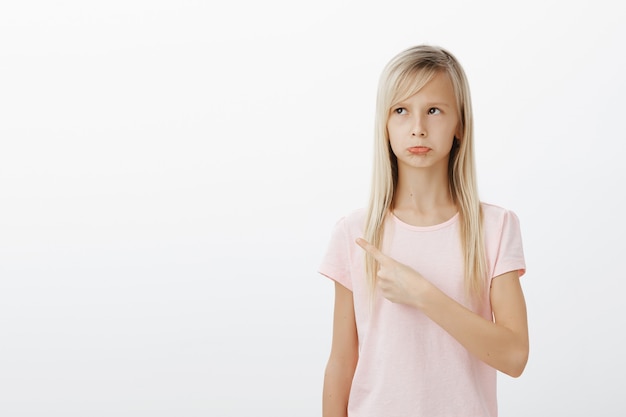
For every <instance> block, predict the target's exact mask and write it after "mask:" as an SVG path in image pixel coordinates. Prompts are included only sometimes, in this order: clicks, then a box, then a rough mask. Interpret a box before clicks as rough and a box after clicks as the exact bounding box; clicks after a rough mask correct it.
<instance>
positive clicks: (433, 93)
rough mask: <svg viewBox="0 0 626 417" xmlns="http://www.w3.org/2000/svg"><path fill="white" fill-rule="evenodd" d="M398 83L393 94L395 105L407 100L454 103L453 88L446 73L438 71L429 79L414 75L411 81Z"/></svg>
mask: <svg viewBox="0 0 626 417" xmlns="http://www.w3.org/2000/svg"><path fill="white" fill-rule="evenodd" d="M406 81H407V82H404V83H400V84H399V85H398V86H397V90H396V91H395V94H394V97H393V98H394V100H392V101H393V102H395V103H398V102H402V101H405V100H409V99H411V98H424V99H427V100H435V99H436V101H441V102H450V104H455V103H456V94H455V91H454V86H453V84H452V81H451V80H450V77H449V76H448V74H447V73H445V72H442V71H439V72H437V73H435V74H433V75H432V76H431V77H428V78H426V77H424V76H422V77H420V76H419V75H416V76H414V77H413V80H408V79H407V80H406Z"/></svg>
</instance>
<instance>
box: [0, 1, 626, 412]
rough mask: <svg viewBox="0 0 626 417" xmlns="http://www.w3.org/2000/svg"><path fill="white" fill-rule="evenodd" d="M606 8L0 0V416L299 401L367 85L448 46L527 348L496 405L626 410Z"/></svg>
mask: <svg viewBox="0 0 626 417" xmlns="http://www.w3.org/2000/svg"><path fill="white" fill-rule="evenodd" d="M625 18H626V14H625V13H624V12H622V11H620V7H618V2H613V1H562V2H556V1H546V0H542V1H524V2H516V3H514V4H513V3H507V2H496V1H493V2H484V1H483V2H480V1H471V2H470V1H456V2H454V1H453V2H441V1H433V2H420V1H417V0H413V1H396V2H382V1H380V2H363V1H337V0H332V1H331V0H324V1H315V2H313V1H310V2H297V1H277V0H268V1H253V0H247V1H244V2H225V1H224V2H220V3H219V4H215V3H213V2H202V1H182V0H179V1H140V0H131V1H128V0H123V1H121V0H116V1H107V2H95V1H91V2H85V1H77V0H75V1H55V2H49V1H20V2H17V1H14V2H9V1H7V2H3V3H2V5H1V6H0V146H1V147H0V415H1V416H3V417H13V416H46V417H48V416H63V417H70V416H81V417H83V416H90V417H91V416H112V415H116V416H150V417H161V416H190V417H195V416H220V417H221V416H224V417H234V416H237V417H239V416H272V417H282V416H285V417H293V416H299V417H308V416H319V415H320V410H321V407H320V397H321V386H322V377H323V368H324V366H325V362H326V359H327V357H328V353H329V348H330V332H331V316H332V297H333V286H332V283H331V282H330V281H329V280H327V279H326V278H323V277H321V276H319V275H318V274H317V273H316V268H317V265H318V263H319V261H320V259H321V256H322V254H323V252H324V250H325V247H326V244H327V242H328V238H329V236H330V231H331V228H332V226H333V225H334V223H335V221H336V220H337V219H338V218H339V217H341V216H342V215H344V214H345V213H346V212H348V211H350V210H352V209H354V208H358V207H361V206H362V205H364V204H365V203H366V200H367V194H368V191H369V181H370V162H371V148H372V131H373V114H374V111H373V110H374V100H375V91H376V84H377V81H378V76H379V74H380V72H381V70H382V68H383V66H384V65H385V63H386V62H387V61H388V60H389V59H390V58H391V57H392V56H393V55H395V54H396V53H397V52H399V51H400V50H402V49H404V48H405V47H408V46H411V45H414V44H418V43H432V44H438V45H441V46H444V47H446V48H448V49H449V50H451V51H452V52H453V53H454V54H455V55H456V56H457V58H458V59H459V60H460V61H461V63H462V64H463V65H464V67H465V69H466V72H467V74H468V77H469V80H470V85H471V88H472V93H473V98H474V108H475V124H476V132H475V133H476V140H477V163H478V167H479V172H478V174H479V185H480V192H481V197H482V199H483V200H485V201H488V202H491V203H494V204H498V205H501V206H505V207H507V208H509V209H512V210H514V211H515V212H516V213H517V214H518V216H519V218H520V220H521V225H522V232H523V237H524V244H525V251H526V261H527V266H528V272H527V274H526V276H525V277H524V278H523V287H524V290H525V293H526V297H527V303H528V309H529V320H530V332H531V356H530V360H529V363H528V366H527V368H526V371H525V373H524V374H523V375H522V376H521V377H520V378H519V379H512V378H510V377H507V376H505V375H500V377H499V387H500V388H499V398H500V415H501V416H506V417H509V416H557V415H558V416H590V415H602V416H623V415H624V414H625V413H626V396H624V394H623V376H624V373H625V372H626V363H625V359H624V352H626V342H625V341H624V330H625V329H626V314H624V309H623V304H624V303H623V299H624V297H623V291H624V284H623V280H624V278H625V274H624V267H623V259H624V249H625V248H626V247H625V246H626V245H625V243H624V234H625V232H626V222H625V220H624V216H623V210H624V205H625V203H626V201H625V198H624V179H625V177H626V175H625V174H626V172H625V169H624V164H625V163H624V153H625V151H626V146H625V144H624V141H625V140H626V135H625V134H624V112H625V110H626V108H625V106H624V97H625V96H626V82H625V77H624V73H625V72H626V58H625V52H624V40H625V39H626V29H625V26H624V20H625Z"/></svg>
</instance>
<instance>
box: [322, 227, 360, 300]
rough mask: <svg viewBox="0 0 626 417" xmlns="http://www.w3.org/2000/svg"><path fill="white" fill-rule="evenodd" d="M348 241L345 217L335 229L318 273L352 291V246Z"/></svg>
mask: <svg viewBox="0 0 626 417" xmlns="http://www.w3.org/2000/svg"><path fill="white" fill-rule="evenodd" d="M348 240H349V239H348V233H347V227H346V219H345V217H344V218H341V219H340V220H339V221H338V222H337V223H336V224H335V227H334V228H333V231H332V234H331V237H330V242H329V244H328V247H327V249H326V254H325V255H324V257H323V258H322V262H321V264H320V266H319V268H318V272H319V273H320V274H322V275H324V276H326V277H328V278H330V279H332V280H334V281H337V282H338V283H340V284H341V285H343V286H344V287H346V288H347V289H349V290H350V291H352V277H351V274H350V245H349V244H348Z"/></svg>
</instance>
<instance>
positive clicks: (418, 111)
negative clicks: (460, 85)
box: [387, 73, 461, 169]
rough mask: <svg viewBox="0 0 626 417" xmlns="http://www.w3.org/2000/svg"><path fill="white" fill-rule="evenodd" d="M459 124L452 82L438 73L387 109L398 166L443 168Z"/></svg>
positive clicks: (392, 144)
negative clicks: (412, 93) (407, 96)
mask: <svg viewBox="0 0 626 417" xmlns="http://www.w3.org/2000/svg"><path fill="white" fill-rule="evenodd" d="M459 127H460V123H459V117H458V114H457V103H456V98H455V96H454V89H453V87H452V82H451V81H450V78H449V77H448V75H447V74H445V73H439V74H437V75H436V76H435V77H433V79H432V80H430V81H429V82H428V83H427V84H426V85H425V86H424V87H422V89H421V90H420V91H418V92H417V93H416V94H414V95H412V96H411V97H409V98H407V99H406V100H404V101H402V102H400V103H396V104H395V105H393V106H392V108H391V110H390V114H389V118H388V120H387V132H388V134H389V141H390V144H391V149H392V150H393V153H394V154H395V155H396V157H397V159H398V169H403V168H404V167H413V168H433V167H442V166H445V169H447V167H448V157H449V154H450V150H451V149H452V144H453V141H454V136H456V137H458V138H461V135H460V131H459Z"/></svg>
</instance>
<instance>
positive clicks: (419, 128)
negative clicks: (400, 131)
mask: <svg viewBox="0 0 626 417" xmlns="http://www.w3.org/2000/svg"><path fill="white" fill-rule="evenodd" d="M411 136H416V137H417V136H419V137H422V138H425V137H426V128H425V127H424V125H423V123H422V121H421V119H420V118H416V119H415V123H414V124H413V129H411Z"/></svg>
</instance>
